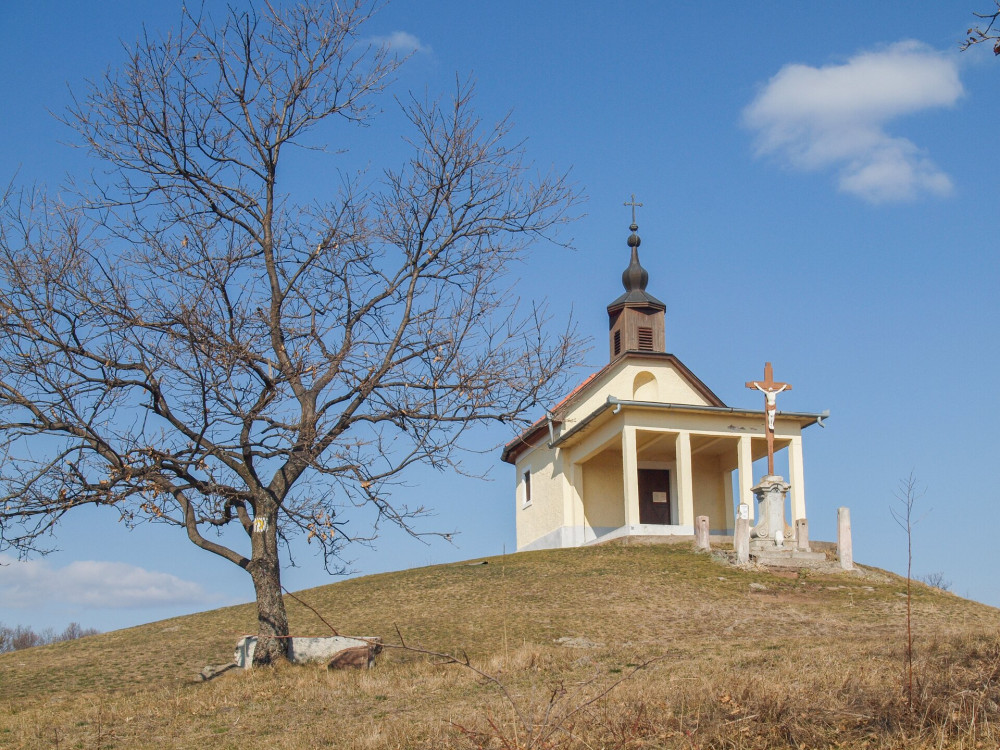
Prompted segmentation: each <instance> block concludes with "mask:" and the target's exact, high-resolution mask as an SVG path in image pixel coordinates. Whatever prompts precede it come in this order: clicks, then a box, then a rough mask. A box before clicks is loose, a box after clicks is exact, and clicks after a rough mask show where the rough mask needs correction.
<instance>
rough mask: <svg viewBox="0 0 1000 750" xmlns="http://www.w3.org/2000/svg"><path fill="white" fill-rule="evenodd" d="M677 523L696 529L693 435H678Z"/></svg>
mask: <svg viewBox="0 0 1000 750" xmlns="http://www.w3.org/2000/svg"><path fill="white" fill-rule="evenodd" d="M677 494H678V498H677V515H678V519H677V523H679V524H680V525H681V526H690V527H692V528H694V482H693V477H692V475H691V433H690V432H686V431H685V432H679V433H677Z"/></svg>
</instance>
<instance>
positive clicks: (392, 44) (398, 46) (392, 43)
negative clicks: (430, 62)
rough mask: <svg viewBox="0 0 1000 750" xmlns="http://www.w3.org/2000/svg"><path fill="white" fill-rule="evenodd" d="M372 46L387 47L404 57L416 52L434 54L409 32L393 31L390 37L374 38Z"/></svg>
mask: <svg viewBox="0 0 1000 750" xmlns="http://www.w3.org/2000/svg"><path fill="white" fill-rule="evenodd" d="M372 44H374V45H376V46H378V47H386V48H387V49H389V50H391V51H392V52H397V53H400V54H403V55H410V54H413V53H416V52H425V53H427V54H430V53H431V52H433V50H432V49H431V48H430V47H429V46H426V45H424V44H421V42H420V40H419V39H417V37H415V36H414V35H413V34H411V33H409V32H408V31H393V32H392V33H391V34H389V35H388V36H376V37H372Z"/></svg>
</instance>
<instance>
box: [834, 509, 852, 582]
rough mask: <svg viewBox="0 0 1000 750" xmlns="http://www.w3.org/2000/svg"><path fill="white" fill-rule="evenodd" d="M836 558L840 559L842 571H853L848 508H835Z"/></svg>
mask: <svg viewBox="0 0 1000 750" xmlns="http://www.w3.org/2000/svg"><path fill="white" fill-rule="evenodd" d="M837 556H838V557H839V558H840V567H841V568H843V569H844V570H854V548H853V546H852V545H851V509H850V508H837Z"/></svg>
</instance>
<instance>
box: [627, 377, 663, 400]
mask: <svg viewBox="0 0 1000 750" xmlns="http://www.w3.org/2000/svg"><path fill="white" fill-rule="evenodd" d="M658 395H659V391H658V389H657V387H656V376H655V375H653V373H651V372H648V371H647V370H643V371H642V372H640V373H639V374H638V375H636V376H635V380H633V381H632V399H633V400H635V401H656V400H657V397H658Z"/></svg>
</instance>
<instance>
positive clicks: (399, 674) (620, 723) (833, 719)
mask: <svg viewBox="0 0 1000 750" xmlns="http://www.w3.org/2000/svg"><path fill="white" fill-rule="evenodd" d="M750 583H760V584H763V585H764V586H765V587H766V590H764V591H752V590H751V589H750ZM904 588H905V582H903V581H900V579H898V578H896V577H894V576H891V575H888V574H872V575H868V576H849V575H827V576H819V575H808V574H803V575H798V576H791V577H787V576H786V577H780V576H775V575H771V574H768V573H766V572H744V571H738V570H735V569H732V568H727V567H723V566H722V565H720V564H719V563H718V562H716V561H714V560H712V559H711V558H710V557H708V556H706V555H696V554H693V553H691V552H690V551H688V550H687V549H685V548H681V547H669V546H649V547H625V546H605V547H599V548H589V549H582V550H562V551H552V552H538V553H524V554H519V555H512V556H508V557H507V558H506V559H505V560H501V559H500V558H491V559H490V560H489V561H488V564H486V565H465V564H460V565H450V566H437V567H432V568H423V569H418V570H411V571H405V572H402V573H393V574H385V575H379V576H371V577H368V578H363V579H355V580H350V581H343V582H340V583H337V584H334V585H331V586H326V587H322V588H318V589H313V590H310V591H305V592H300V593H299V596H301V597H302V598H303V599H305V600H306V601H308V602H309V603H310V604H312V605H313V606H315V607H316V608H317V609H319V610H320V611H321V612H322V613H323V614H324V616H325V617H327V619H329V620H330V621H331V622H333V623H334V624H335V625H336V626H337V627H338V628H340V629H341V630H342V632H347V633H354V634H359V635H381V636H383V637H384V638H386V639H390V637H391V636H392V635H393V633H394V623H398V625H399V627H400V629H401V630H402V632H403V633H404V635H405V636H406V638H407V640H408V641H410V642H412V643H415V644H419V645H420V646H423V647H427V648H432V649H436V650H445V651H451V652H457V651H461V650H466V651H468V653H469V656H470V658H471V659H472V660H473V663H475V664H476V665H477V666H479V667H481V668H483V669H485V670H486V671H488V672H490V673H494V674H497V675H498V677H499V678H500V679H501V680H502V681H503V682H504V684H505V685H506V686H507V688H508V689H509V690H510V692H511V694H512V696H513V697H514V700H515V701H516V703H517V706H518V709H519V710H520V711H521V714H522V716H523V717H524V719H525V723H526V724H527V731H526V727H525V723H522V722H520V721H519V720H518V718H517V716H516V713H515V711H514V710H513V708H512V706H511V705H510V704H509V703H508V702H507V701H506V700H505V699H504V698H503V696H502V695H501V694H500V693H499V692H498V691H497V690H496V688H495V687H493V686H491V685H490V684H489V683H487V682H485V681H483V680H482V679H480V678H478V677H477V676H476V675H474V674H472V673H471V672H469V671H468V670H465V669H463V668H461V667H457V666H455V665H450V666H445V665H440V664H435V663H433V660H430V659H428V658H426V657H423V656H420V655H418V654H413V653H406V652H399V651H388V652H386V654H384V656H383V657H382V661H381V663H380V666H379V667H378V668H377V669H376V670H373V671H371V672H365V673H356V672H352V673H327V672H325V671H323V670H318V669H315V668H307V667H293V666H288V667H284V668H281V669H277V670H266V671H258V672H252V673H228V674H227V675H225V676H223V677H221V678H219V679H217V680H214V681H212V682H209V683H200V682H196V681H195V676H196V674H197V672H198V670H199V669H200V668H201V667H203V666H204V665H205V664H210V663H211V664H218V663H222V662H225V661H227V660H228V659H229V658H230V656H231V653H232V648H233V646H234V644H235V641H236V638H237V637H238V635H239V634H240V633H242V632H245V631H247V630H248V629H252V625H253V616H252V610H251V608H249V607H234V608H228V609H223V610H217V611H214V612H208V613H204V614H200V615H194V616H191V617H185V618H178V619H176V620H168V621H164V622H160V623H153V624H151V625H146V626H142V627H139V628H131V629H129V630H123V631H118V632H115V633H109V634H106V635H101V636H94V637H91V638H86V639H82V640H80V641H76V642H71V643H64V644H56V645H53V646H47V647H43V648H39V649H31V650H29V651H22V652H16V653H13V654H6V655H3V656H2V657H0V747H4V748H6V747H12V748H20V747H25V748H132V747H137V748H142V747H158V748H159V747H163V748H172V747H177V748H180V747H185V748H188V747H220V748H226V747H233V748H236V747H239V748H257V747H261V748H263V747H275V748H298V747H336V748H348V749H350V750H354V749H355V748H356V749H357V750H361V749H365V750H367V749H369V748H370V749H371V750H382V749H384V748H411V747H413V748H463V747H465V748H468V747H480V746H481V747H491V748H492V747H496V748H524V747H535V748H543V747H566V748H646V747H667V748H673V747H677V748H694V747H702V748H720V749H721V748H733V749H735V748H747V749H749V748H772V747H787V748H799V747H831V748H832V747H870V748H895V747H899V748H902V747H907V748H924V747H926V748H937V747H954V748H977V747H981V748H995V747H998V746H1000V726H998V725H997V722H998V721H1000V710H998V702H1000V629H998V621H997V611H996V610H994V609H992V608H989V607H985V606H983V605H979V604H976V603H974V602H968V601H965V600H962V599H960V598H958V597H955V596H953V595H950V594H946V593H943V592H939V591H936V590H932V589H930V588H928V587H925V586H921V585H915V587H914V592H915V593H914V601H913V605H914V632H915V635H916V641H915V660H916V661H915V675H916V676H917V683H916V685H915V695H914V710H913V711H908V710H907V708H906V701H905V698H904V695H903V692H902V685H903V679H904V664H903V656H902V650H903V648H904V646H905V623H904V619H903V618H904V612H905V598H904V597H903V596H901V595H900V594H901V593H902V591H903V590H904ZM289 614H290V616H291V618H292V628H293V632H294V633H295V634H297V635H322V634H323V628H322V626H321V625H320V624H319V622H318V620H317V619H316V617H315V616H314V615H312V614H311V613H309V612H308V611H307V610H305V609H304V608H302V607H301V606H300V605H297V604H295V603H294V602H293V601H289ZM560 637H576V638H580V639H584V640H585V641H590V642H592V643H594V644H599V645H596V646H594V647H590V648H574V647H567V646H561V645H558V644H557V643H556V639H558V638H560ZM651 658H659V660H658V661H655V662H654V663H652V664H649V665H648V666H647V667H646V668H645V669H642V670H640V671H638V672H637V673H636V674H635V675H634V676H633V677H631V678H630V679H627V680H625V681H624V682H623V683H622V684H620V685H619V686H618V687H616V688H615V689H614V690H613V691H612V692H611V693H609V694H608V695H606V696H604V697H602V698H600V699H599V700H596V701H595V702H593V703H591V704H589V705H586V706H585V707H583V708H579V707H580V706H581V704H584V703H586V702H587V701H588V700H590V699H592V698H594V697H596V696H599V695H600V694H601V693H602V692H603V691H605V690H606V689H607V688H608V687H610V686H611V685H613V684H614V683H615V682H616V681H617V680H620V679H621V678H622V677H623V676H625V675H627V674H628V673H630V672H631V671H632V670H633V669H634V668H635V666H636V665H639V664H642V663H644V662H646V661H647V660H649V659H651ZM577 708H579V710H575V711H574V709H577ZM532 742H534V744H531V743H532Z"/></svg>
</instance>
